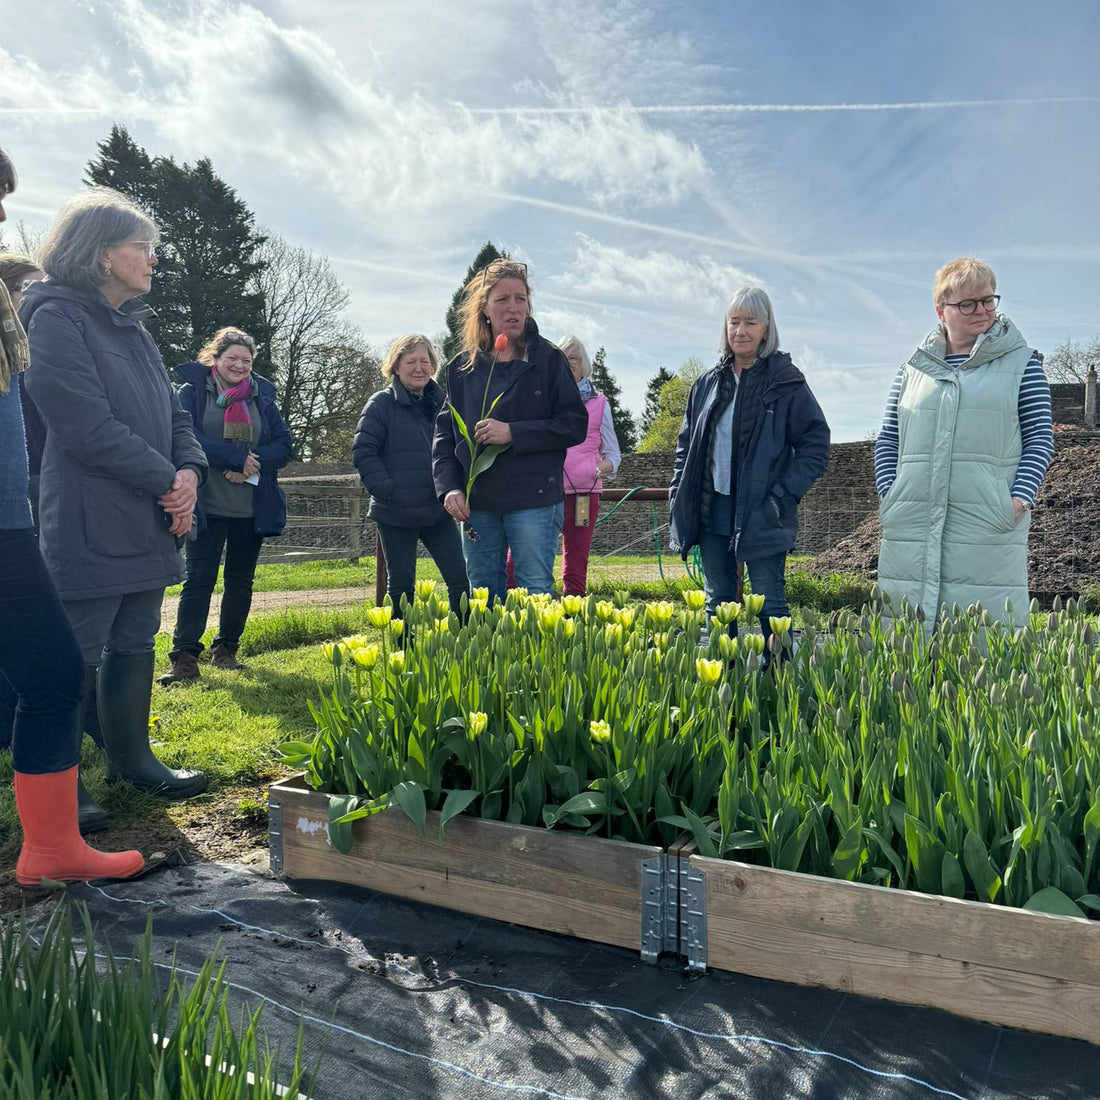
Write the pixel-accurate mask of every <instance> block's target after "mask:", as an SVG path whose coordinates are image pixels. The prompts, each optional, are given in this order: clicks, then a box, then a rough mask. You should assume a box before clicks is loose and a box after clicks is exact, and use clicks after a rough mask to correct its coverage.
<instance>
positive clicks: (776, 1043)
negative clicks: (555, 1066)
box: [91, 886, 981, 1100]
mask: <svg viewBox="0 0 1100 1100" xmlns="http://www.w3.org/2000/svg"><path fill="white" fill-rule="evenodd" d="M91 889H93V890H96V891H98V892H99V893H101V894H102V895H103V896H104V897H105V898H107V899H108V900H109V901H117V902H123V903H126V904H130V905H167V904H168V903H167V902H166V901H164V900H161V899H159V898H157V899H154V900H153V901H152V902H146V901H142V900H141V899H140V898H117V897H112V896H111V895H110V894H108V893H107V892H106V891H105V890H104V889H103V887H101V886H92V887H91ZM188 908H189V909H194V910H195V912H197V913H208V914H211V915H213V916H218V917H222V918H223V919H224V920H226V921H228V922H229V923H230V924H235V925H237V926H238V927H239V928H244V929H246V930H248V931H250V932H259V933H262V934H263V935H266V936H272V937H273V938H275V939H279V940H286V941H288V942H290V943H300V944H304V945H306V946H308V947H324V948H326V949H328V950H329V951H336V952H339V953H340V954H341V955H346V956H347V957H348V958H352V959H354V958H359V959H360V960H361V959H362V958H363V956H364V955H365V956H366V959H367V960H368V961H370V962H376V963H382V964H383V965H384V966H385V967H386V968H387V970H388V969H389V968H390V967H393V969H395V970H401V971H403V972H404V973H406V974H408V975H409V976H410V977H413V978H419V979H420V980H421V981H423V980H424V976H423V975H422V974H420V975H418V974H417V972H416V971H415V970H412V969H410V968H409V967H407V966H402V965H401V964H400V963H391V962H388V961H386V960H385V959H376V958H374V957H373V956H372V955H371V954H370V952H368V951H363V952H354V951H352V950H350V949H348V948H345V947H342V946H340V945H338V944H331V943H325V942H323V941H322V940H317V939H302V938H301V937H299V936H289V935H284V934H283V933H282V932H276V931H273V930H272V929H270V928H263V927H261V926H259V925H255V924H246V923H245V922H244V921H241V920H237V918H236V917H231V916H230V915H229V914H228V913H224V912H222V910H220V909H205V908H203V907H202V906H200V905H190V904H189V905H188ZM376 976H378V975H376ZM429 983H430V979H429ZM452 984H455V985H465V986H471V987H473V988H476V989H485V990H491V991H493V992H496V993H506V994H509V995H511V996H515V997H523V998H528V999H531V1000H535V1001H545V1002H547V1003H549V1004H560V1005H569V1006H571V1007H573V1008H585V1009H589V1010H592V1011H602V1012H608V1013H612V1014H618V1015H624V1016H633V1017H634V1018H636V1019H638V1020H643V1021H645V1022H646V1023H653V1024H659V1025H661V1026H662V1027H667V1028H669V1029H671V1030H673V1031H680V1032H683V1033H685V1034H687V1035H691V1036H693V1037H694V1038H697V1039H712V1040H715V1041H719V1042H725V1043H730V1044H731V1045H732V1044H737V1043H740V1044H743V1045H747V1046H754V1045H755V1046H766V1047H772V1048H775V1049H778V1050H786V1051H789V1052H791V1053H792V1054H802V1055H806V1056H808V1057H812V1058H827V1059H830V1060H832V1061H836V1062H840V1063H842V1064H843V1065H847V1066H851V1067H852V1068H853V1069H856V1070H859V1071H860V1072H861V1073H866V1074H868V1075H869V1076H871V1077H878V1078H881V1079H883V1080H887V1081H905V1082H908V1083H909V1084H912V1085H918V1086H919V1087H921V1088H924V1089H928V1091H929V1092H933V1093H935V1094H936V1095H938V1096H946V1097H948V1098H949V1100H981V1096H980V1094H979V1095H978V1096H975V1097H968V1096H963V1095H961V1094H960V1093H957V1092H952V1091H951V1090H950V1089H941V1088H939V1087H938V1086H937V1085H933V1084H932V1083H931V1082H930V1081H925V1080H922V1079H921V1078H920V1077H911V1076H910V1075H909V1074H907V1073H899V1072H896V1071H893V1070H881V1069H875V1068H874V1067H873V1066H868V1065H864V1064H863V1063H862V1062H857V1061H855V1060H854V1059H852V1058H848V1057H845V1055H843V1054H836V1053H835V1052H833V1051H830V1050H815V1049H814V1048H812V1047H803V1046H798V1045H796V1044H794V1043H785V1042H783V1041H782V1040H781V1039H769V1038H768V1037H767V1036H765V1035H747V1034H739V1033H737V1032H732V1033H730V1032H709V1031H699V1030H697V1029H696V1028H693V1027H689V1026H688V1025H687V1024H681V1023H677V1022H676V1021H675V1020H670V1019H668V1017H665V1016H649V1015H647V1014H646V1013H644V1012H638V1011H637V1010H635V1009H633V1008H626V1007H625V1006H623V1005H608V1004H601V1003H600V1002H599V1001H577V1000H571V999H570V998H568V997H554V996H551V995H550V994H548V993H536V992H534V991H533V990H529V989H516V988H513V987H511V986H506V985H494V984H492V983H491V982H479V981H475V980H474V979H472V978H460V977H457V976H456V977H453V978H446V979H441V980H440V981H439V982H437V983H430V984H427V985H424V986H420V987H409V986H404V987H402V988H404V989H406V990H407V991H408V992H411V993H435V992H442V991H443V988H444V986H445V985H452ZM242 988H243V987H242ZM257 996H261V997H262V996H263V994H257ZM264 999H265V1000H266V999H267V998H266V997H265V998H264ZM271 1003H272V1004H278V1002H277V1001H272V1002H271ZM279 1007H281V1008H285V1007H286V1006H284V1005H280V1006H279ZM288 1011H291V1012H292V1011H293V1009H288ZM302 1018H303V1019H314V1018H313V1017H308V1016H304V1015H303V1017H302ZM316 1022H318V1023H321V1024H324V1026H331V1027H335V1028H337V1029H338V1030H347V1029H345V1028H342V1027H340V1025H338V1024H331V1025H330V1024H325V1021H322V1020H318V1021H316ZM349 1034H356V1033H355V1032H350V1031H349ZM364 1038H367V1040H368V1041H370V1042H377V1043H379V1044H380V1045H382V1046H388V1045H389V1044H387V1043H384V1042H382V1040H380V1039H378V1040H373V1039H370V1037H369V1036H364ZM391 1049H394V1050H397V1049H399V1048H396V1047H394V1048H391ZM406 1053H410V1054H413V1056H414V1057H418V1058H419V1057H427V1056H426V1055H420V1054H416V1052H415V1051H408V1052H406ZM429 1060H431V1059H429ZM447 1064H449V1063H447ZM464 1072H467V1071H464ZM469 1072H471V1073H472V1071H469ZM473 1076H476V1075H473ZM501 1087H503V1088H512V1087H514V1086H511V1085H502V1086H501ZM529 1087H531V1088H533V1090H534V1091H536V1092H537V1091H539V1090H538V1089H537V1088H534V1087H533V1086H529ZM547 1095H549V1096H551V1097H553V1096H554V1094H553V1093H549V1092H548V1093H547Z"/></svg>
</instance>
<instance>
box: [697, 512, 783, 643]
mask: <svg viewBox="0 0 1100 1100" xmlns="http://www.w3.org/2000/svg"><path fill="white" fill-rule="evenodd" d="M699 555H700V557H701V558H702V559H703V587H704V588H705V590H706V593H707V623H708V625H709V623H710V620H711V618H712V617H713V616H714V609H715V608H716V607H717V606H718V605H719V604H720V603H728V602H729V601H730V600H736V599H737V562H736V560H735V558H734V556H733V552H732V551H731V550H730V536H729V535H725V534H718V533H716V532H714V531H711V530H709V529H708V528H705V527H704V528H703V529H702V530H701V531H700V532H699ZM745 564H746V565H747V566H748V567H749V580H750V582H751V583H752V590H753V591H754V592H757V593H759V594H760V595H761V596H763V597H764V609H763V610H762V611H761V612H760V627H761V629H762V630H763V632H764V637H765V638H766V637H767V636H768V635H769V634H770V633H771V625H770V624H769V622H768V619H769V618H770V617H771V616H772V615H776V616H784V615H789V614H790V608H789V607H788V606H787V582H786V575H785V571H786V567H787V555H786V554H785V553H780V554H771V555H769V556H768V557H766V558H754V559H753V560H751V561H748V562H746V563H745ZM730 633H731V634H736V633H737V626H736V624H731V625H730Z"/></svg>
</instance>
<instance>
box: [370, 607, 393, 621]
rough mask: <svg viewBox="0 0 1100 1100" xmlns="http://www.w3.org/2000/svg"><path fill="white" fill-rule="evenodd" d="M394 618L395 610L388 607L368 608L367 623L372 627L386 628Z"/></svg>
mask: <svg viewBox="0 0 1100 1100" xmlns="http://www.w3.org/2000/svg"><path fill="white" fill-rule="evenodd" d="M392 618H393V608H392V607H389V606H387V605H383V606H382V607H368V608H367V622H368V623H370V625H371V626H385V625H386V623H388V622H389V621H390V619H392Z"/></svg>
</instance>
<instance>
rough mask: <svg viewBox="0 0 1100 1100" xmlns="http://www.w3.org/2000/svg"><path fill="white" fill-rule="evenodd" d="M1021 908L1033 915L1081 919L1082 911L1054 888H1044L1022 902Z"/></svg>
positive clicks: (1071, 900) (1083, 913)
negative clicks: (1054, 915)
mask: <svg viewBox="0 0 1100 1100" xmlns="http://www.w3.org/2000/svg"><path fill="white" fill-rule="evenodd" d="M1023 907H1024V908H1025V909H1030V910H1032V912H1035V913H1054V914H1056V915H1057V916H1060V917H1083V916H1084V915H1085V911H1084V909H1082V908H1081V907H1080V906H1079V905H1077V904H1076V902H1074V900H1073V899H1072V898H1070V897H1067V896H1066V895H1065V894H1063V893H1062V891H1061V890H1059V889H1058V888H1057V887H1056V886H1044V887H1043V889H1042V890H1037V891H1036V892H1035V893H1034V894H1032V895H1031V897H1029V898H1028V899H1027V901H1025V902H1024V905H1023Z"/></svg>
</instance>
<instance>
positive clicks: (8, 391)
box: [0, 149, 144, 886]
mask: <svg viewBox="0 0 1100 1100" xmlns="http://www.w3.org/2000/svg"><path fill="white" fill-rule="evenodd" d="M15 182H16V177H15V169H14V168H13V167H12V163H11V161H10V160H9V158H8V157H7V155H6V154H5V153H4V151H3V150H2V149H0V222H2V221H3V220H4V206H3V200H4V198H5V197H6V196H7V195H8V194H10V193H11V192H12V191H14V190H15ZM28 358H29V356H28V350H27V338H26V336H25V335H24V333H23V329H22V327H21V326H20V324H19V321H18V320H17V319H16V316H15V311H14V310H13V309H12V306H11V298H10V297H9V295H8V292H7V289H6V288H5V287H4V286H3V284H0V622H3V624H4V629H3V630H2V631H0V676H2V677H3V678H4V680H5V681H6V682H7V685H8V686H10V688H11V690H12V693H13V694H14V695H15V697H16V699H17V704H16V709H15V723H14V726H13V730H12V754H13V756H14V762H15V805H16V809H17V810H18V812H19V820H20V821H21V822H22V824H23V850H22V852H21V853H20V855H19V860H18V862H17V863H16V867H15V874H16V878H17V879H18V880H19V882H20V883H21V884H22V885H24V886H34V885H37V884H38V883H39V882H41V880H42V879H43V878H50V879H54V880H56V881H58V882H83V881H86V880H88V879H97V878H130V877H131V876H133V875H136V874H137V873H138V871H140V870H141V869H142V867H143V866H144V861H143V860H142V858H141V854H140V853H138V852H115V853H107V852H99V851H97V850H96V849H95V848H90V847H89V846H88V845H87V844H85V843H84V841H83V839H82V838H81V836H80V830H79V828H78V827H77V816H76V761H77V710H78V709H79V706H80V695H81V688H82V684H83V678H84V662H83V658H82V657H81V653H80V647H79V646H78V645H77V641H76V636H75V635H74V634H73V631H72V627H71V626H69V620H68V618H67V617H66V615H65V610H64V608H63V607H62V606H61V601H60V599H58V596H57V591H56V590H55V589H54V586H53V583H52V582H51V580H50V577H49V574H48V573H47V572H46V566H45V563H44V562H43V561H42V556H41V555H40V554H39V552H38V543H37V540H36V539H35V536H34V528H33V527H32V526H31V508H30V503H29V501H28V499H27V487H28V473H27V448H26V444H25V442H24V435H23V410H22V408H21V407H20V403H19V392H18V389H17V388H16V387H15V386H13V385H12V381H13V375H15V374H17V373H19V372H20V371H22V370H25V369H26V366H27V362H28Z"/></svg>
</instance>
